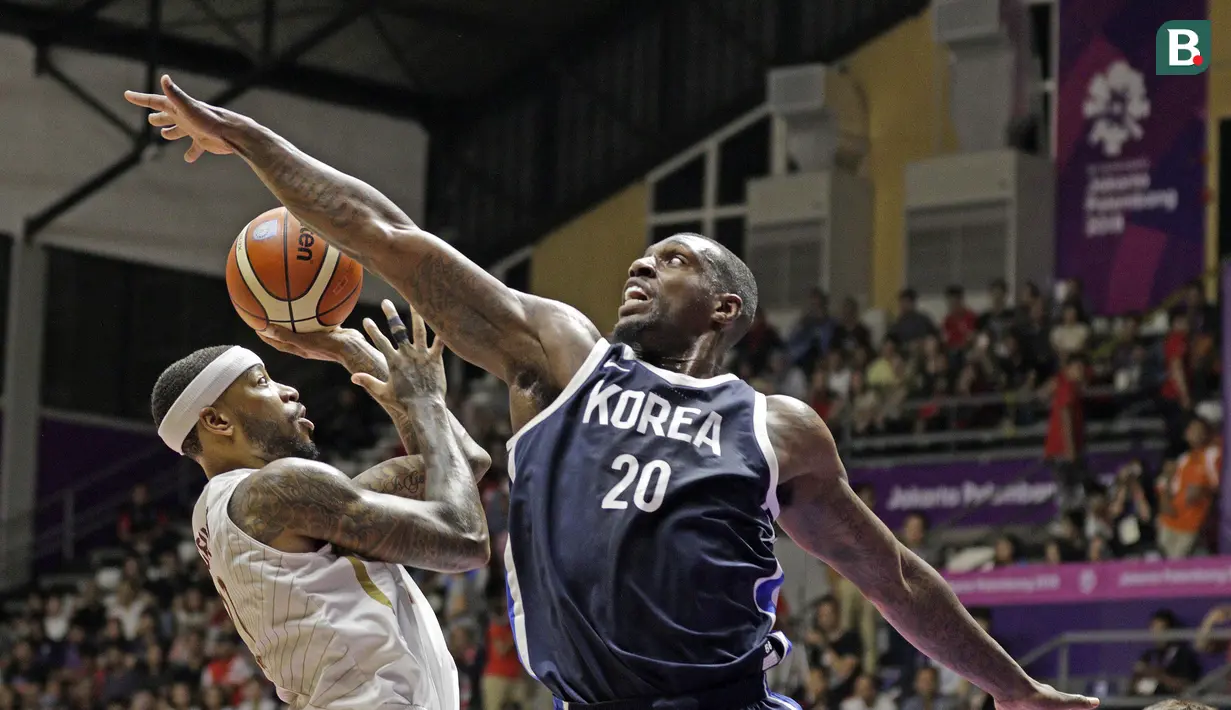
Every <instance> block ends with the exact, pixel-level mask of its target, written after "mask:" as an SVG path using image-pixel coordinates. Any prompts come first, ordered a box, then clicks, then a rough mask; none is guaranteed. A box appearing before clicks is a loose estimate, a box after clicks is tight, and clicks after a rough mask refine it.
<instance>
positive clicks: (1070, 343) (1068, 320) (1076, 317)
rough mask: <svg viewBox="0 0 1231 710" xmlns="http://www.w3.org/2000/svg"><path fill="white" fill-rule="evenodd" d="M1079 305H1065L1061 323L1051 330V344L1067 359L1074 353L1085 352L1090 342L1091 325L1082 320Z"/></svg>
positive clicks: (1061, 356) (1057, 353)
mask: <svg viewBox="0 0 1231 710" xmlns="http://www.w3.org/2000/svg"><path fill="white" fill-rule="evenodd" d="M1080 319H1081V315H1080V313H1079V312H1078V309H1077V306H1075V305H1073V304H1071V303H1070V304H1067V305H1065V306H1064V310H1063V311H1062V315H1061V318H1060V324H1059V325H1057V326H1055V327H1054V328H1052V330H1051V346H1052V350H1054V351H1055V353H1056V356H1057V357H1059V358H1060V359H1061V360H1066V359H1068V358H1069V357H1070V356H1072V355H1077V354H1079V353H1084V352H1085V351H1086V346H1087V345H1089V342H1090V326H1088V325H1086V324H1085V323H1083V322H1081V320H1080Z"/></svg>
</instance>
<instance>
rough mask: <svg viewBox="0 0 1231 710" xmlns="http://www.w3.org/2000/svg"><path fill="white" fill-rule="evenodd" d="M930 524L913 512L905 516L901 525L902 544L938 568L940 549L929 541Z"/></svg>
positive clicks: (920, 515) (926, 519) (926, 518)
mask: <svg viewBox="0 0 1231 710" xmlns="http://www.w3.org/2000/svg"><path fill="white" fill-rule="evenodd" d="M930 530H931V524H930V522H929V521H928V517H927V516H926V515H924V514H923V513H919V512H913V513H909V514H907V516H906V520H905V521H903V523H902V534H901V540H902V544H903V545H905V546H906V549H908V550H910V551H911V552H913V553H915V554H916V555H918V556H919V558H920V559H922V560H923V561H924V562H927V563H928V564H929V565H931V566H932V567H936V568H939V567H940V564H941V554H940V549H939V548H938V547H936V546H935V545H934V544H933V543H932V542H931V541H930V540H929V539H928V533H929V532H930Z"/></svg>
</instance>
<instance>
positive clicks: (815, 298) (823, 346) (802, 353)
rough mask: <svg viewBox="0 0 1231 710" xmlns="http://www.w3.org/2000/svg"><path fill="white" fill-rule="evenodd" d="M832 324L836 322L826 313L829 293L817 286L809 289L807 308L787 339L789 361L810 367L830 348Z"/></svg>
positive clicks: (832, 331) (827, 311) (833, 327)
mask: <svg viewBox="0 0 1231 710" xmlns="http://www.w3.org/2000/svg"><path fill="white" fill-rule="evenodd" d="M836 327H837V323H836V322H835V321H834V319H833V318H832V317H831V316H830V315H829V296H827V295H826V294H825V292H824V291H822V290H820V289H819V288H814V289H812V292H811V293H810V294H808V306H807V308H806V309H804V312H803V314H801V315H800V317H799V320H798V321H796V323H795V327H794V328H793V329H792V330H791V334H790V336H789V337H788V338H787V344H786V347H787V351H788V353H789V355H790V360H791V363H792V364H795V365H798V366H800V367H803V368H805V369H808V370H810V369H812V366H813V365H814V364H815V363H816V361H817V360H819V359H820V358H822V357H824V356H825V353H827V352H829V349H830V348H831V347H832V344H833V340H834V330H835V329H836Z"/></svg>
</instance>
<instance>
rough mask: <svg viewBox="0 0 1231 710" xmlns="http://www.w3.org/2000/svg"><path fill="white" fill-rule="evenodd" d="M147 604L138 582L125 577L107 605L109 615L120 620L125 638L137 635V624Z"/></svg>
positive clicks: (129, 638)
mask: <svg viewBox="0 0 1231 710" xmlns="http://www.w3.org/2000/svg"><path fill="white" fill-rule="evenodd" d="M145 606H146V600H145V597H144V595H143V594H142V593H141V592H140V588H139V587H138V586H137V583H136V582H134V581H133V580H131V579H123V580H121V581H120V584H119V585H118V586H117V587H116V588H115V596H114V597H112V599H111V600H110V603H109V604H108V605H107V616H108V618H111V619H115V620H117V621H119V622H120V630H121V631H122V632H123V634H124V638H125V639H126V640H128V641H132V640H133V639H135V638H136V637H137V624H138V622H139V621H140V620H141V614H142V613H143V612H144V611H145Z"/></svg>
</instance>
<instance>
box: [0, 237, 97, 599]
mask: <svg viewBox="0 0 1231 710" xmlns="http://www.w3.org/2000/svg"><path fill="white" fill-rule="evenodd" d="M8 277H9V302H8V332H7V338H6V346H7V347H6V349H5V351H6V356H5V360H4V425H3V439H2V440H0V587H10V586H16V585H19V584H23V583H25V581H26V580H27V578H28V574H29V572H30V563H31V561H32V559H31V557H32V555H31V553H32V552H33V544H34V533H35V530H34V504H35V496H36V485H37V470H38V426H39V410H40V406H39V402H40V396H41V392H40V390H41V387H42V382H43V376H42V375H43V322H44V318H45V317H46V315H47V314H46V313H45V308H46V293H47V290H46V281H47V251H46V250H45V249H44V248H43V247H41V246H37V245H34V244H24V243H23V242H22V240H20V239H15V240H14V241H13V249H12V256H11V258H10V260H9V274H8ZM83 345H84V344H83Z"/></svg>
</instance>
